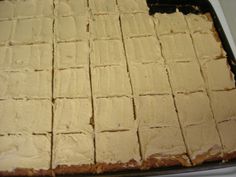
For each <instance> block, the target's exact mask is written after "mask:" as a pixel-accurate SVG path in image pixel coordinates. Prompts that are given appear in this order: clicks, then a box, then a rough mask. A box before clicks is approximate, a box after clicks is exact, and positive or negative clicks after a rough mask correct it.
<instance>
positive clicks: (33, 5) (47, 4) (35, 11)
mask: <svg viewBox="0 0 236 177" xmlns="http://www.w3.org/2000/svg"><path fill="white" fill-rule="evenodd" d="M14 4H15V10H14V12H15V17H17V18H20V17H36V16H51V15H52V14H53V0H40V1H38V0H27V1H15V2H14Z"/></svg>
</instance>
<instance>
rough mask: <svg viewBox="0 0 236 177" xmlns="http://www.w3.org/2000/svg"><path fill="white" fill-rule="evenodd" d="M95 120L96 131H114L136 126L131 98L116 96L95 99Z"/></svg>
mask: <svg viewBox="0 0 236 177" xmlns="http://www.w3.org/2000/svg"><path fill="white" fill-rule="evenodd" d="M94 114H95V115H94V121H95V129H96V131H98V132H99V131H113V130H116V131H117V130H124V129H132V128H134V127H135V125H136V124H135V121H134V110H133V104H132V100H131V98H128V97H117V98H116V97H114V98H98V99H95V100H94Z"/></svg>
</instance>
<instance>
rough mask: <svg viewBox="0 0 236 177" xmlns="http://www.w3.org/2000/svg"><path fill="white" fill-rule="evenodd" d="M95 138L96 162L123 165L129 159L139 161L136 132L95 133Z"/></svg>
mask: <svg viewBox="0 0 236 177" xmlns="http://www.w3.org/2000/svg"><path fill="white" fill-rule="evenodd" d="M95 137H96V160H97V162H106V163H117V162H123V163H125V162H128V161H130V160H131V159H134V160H136V161H140V155H139V144H138V136H137V133H136V131H134V130H131V131H122V132H104V133H97V134H96V135H95Z"/></svg>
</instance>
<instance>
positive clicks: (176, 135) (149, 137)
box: [139, 127, 186, 160]
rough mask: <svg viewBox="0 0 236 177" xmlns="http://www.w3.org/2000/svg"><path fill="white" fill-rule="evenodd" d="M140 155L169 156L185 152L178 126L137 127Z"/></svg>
mask: <svg viewBox="0 0 236 177" xmlns="http://www.w3.org/2000/svg"><path fill="white" fill-rule="evenodd" d="M139 136H140V144H141V150H142V156H143V157H144V159H145V160H147V159H149V158H157V159H158V158H161V157H164V158H168V157H169V158H171V157H172V156H174V155H182V154H186V148H185V144H184V141H183V137H182V134H181V130H180V128H179V127H165V128H152V129H147V128H143V129H139Z"/></svg>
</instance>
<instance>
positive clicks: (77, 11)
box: [55, 0, 88, 16]
mask: <svg viewBox="0 0 236 177" xmlns="http://www.w3.org/2000/svg"><path fill="white" fill-rule="evenodd" d="M55 9H56V10H55V12H56V15H57V16H70V15H75V16H77V15H87V13H88V7H87V0H55Z"/></svg>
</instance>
